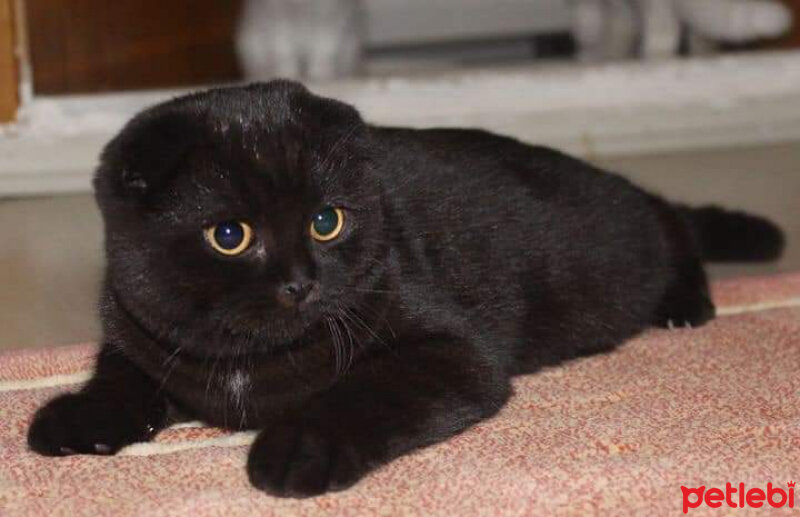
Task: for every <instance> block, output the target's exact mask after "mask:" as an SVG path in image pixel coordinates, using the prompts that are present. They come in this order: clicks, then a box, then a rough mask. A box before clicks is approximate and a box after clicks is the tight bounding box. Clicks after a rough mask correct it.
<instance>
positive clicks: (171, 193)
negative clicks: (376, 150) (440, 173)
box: [95, 81, 386, 355]
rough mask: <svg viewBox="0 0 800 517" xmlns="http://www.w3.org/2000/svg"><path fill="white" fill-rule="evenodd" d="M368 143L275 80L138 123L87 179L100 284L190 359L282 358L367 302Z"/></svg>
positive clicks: (371, 225)
mask: <svg viewBox="0 0 800 517" xmlns="http://www.w3.org/2000/svg"><path fill="white" fill-rule="evenodd" d="M373 166H374V161H373V155H372V151H371V145H370V142H369V129H368V127H367V126H366V125H365V124H364V122H363V121H362V120H361V118H360V116H359V114H358V113H357V112H356V110H355V109H353V108H352V107H350V106H348V105H346V104H343V103H340V102H337V101H333V100H329V99H324V98H321V97H318V96H315V95H313V94H311V93H309V92H308V91H307V90H306V89H305V88H304V87H303V86H301V85H299V84H296V83H291V82H286V81H275V82H270V83H266V84H255V85H251V86H247V87H241V88H226V89H217V90H211V91H207V92H203V93H199V94H194V95H190V96H186V97H182V98H178V99H175V100H173V101H170V102H166V103H164V104H161V105H158V106H156V107H154V108H151V109H149V110H147V111H145V112H143V113H141V114H140V115H138V116H137V117H135V118H134V119H133V120H132V121H131V122H130V123H129V124H128V125H127V126H126V127H125V128H124V129H123V130H122V132H121V133H120V134H119V135H118V136H117V137H116V138H115V139H113V140H112V141H111V142H110V143H109V144H108V146H107V147H106V149H105V151H104V152H103V155H102V157H101V163H100V166H99V168H98V171H97V174H96V177H95V189H96V192H97V199H98V203H99V205H100V208H101V211H102V213H103V217H104V221H105V228H106V231H105V233H106V250H107V257H108V275H107V285H108V288H109V290H110V292H112V293H113V295H114V296H115V297H116V298H117V299H118V301H119V304H120V305H121V306H122V307H123V308H124V310H126V311H128V312H130V314H131V315H132V316H133V317H134V319H136V320H137V321H139V322H140V324H143V325H145V326H146V327H147V329H146V330H148V331H149V332H151V333H153V334H155V335H156V336H159V337H161V338H163V339H172V340H178V341H180V344H181V346H182V347H184V349H185V350H187V351H189V352H191V351H194V352H195V353H197V354H200V355H218V354H220V355H227V354H236V353H241V352H243V351H245V349H247V350H251V349H260V348H262V347H263V348H269V347H274V346H280V345H285V344H289V343H292V342H295V341H297V340H298V339H302V338H303V336H306V335H308V334H309V333H312V332H313V331H314V329H319V327H321V325H322V324H323V323H325V321H326V318H328V317H330V316H336V315H337V314H338V315H341V313H342V311H348V310H349V311H358V310H359V309H360V308H365V305H367V304H369V303H370V302H369V300H368V298H369V293H370V292H374V291H375V286H376V283H377V282H378V281H379V279H380V276H381V267H382V263H383V259H384V256H385V253H386V246H385V237H384V228H383V214H382V210H381V197H380V186H379V184H378V183H377V179H376V175H374V174H372V170H373Z"/></svg>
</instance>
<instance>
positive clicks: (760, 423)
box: [0, 274, 800, 517]
mask: <svg viewBox="0 0 800 517" xmlns="http://www.w3.org/2000/svg"><path fill="white" fill-rule="evenodd" d="M714 298H715V300H716V302H717V304H718V306H719V308H720V310H719V312H720V316H719V317H718V318H717V319H716V320H714V321H713V322H711V323H710V324H708V325H706V326H704V327H702V328H699V329H675V330H655V329H654V330H651V331H648V332H646V333H645V334H643V335H641V336H640V337H638V338H636V339H633V340H631V341H630V342H628V343H626V344H625V345H624V346H622V347H621V348H620V349H619V350H617V351H615V352H614V353H611V354H607V355H603V356H595V357H590V358H586V359H581V360H578V361H574V362H571V363H568V364H565V365H563V366H561V367H558V368H553V369H550V370H546V371H544V372H541V373H539V374H536V375H530V376H527V377H522V378H519V379H517V380H516V381H515V383H514V388H515V396H514V397H513V398H512V400H511V402H510V403H509V404H508V406H507V407H506V408H505V409H504V410H503V411H502V412H501V413H500V414H499V415H498V416H497V417H496V418H494V419H492V420H491V421H488V422H485V423H483V424H481V425H478V426H476V427H475V428H473V429H471V430H470V431H468V432H466V433H464V434H462V435H460V436H458V437H456V438H454V439H452V440H450V441H449V442H447V443H444V444H440V445H437V446H433V447H430V448H427V449H425V450H422V451H419V452H417V453H415V454H412V455H410V456H407V457H404V458H401V459H400V460H398V461H395V462H394V463H392V464H391V465H389V466H387V467H385V468H383V469H381V470H379V471H378V472H375V473H373V474H372V475H370V476H369V477H367V478H366V479H365V480H364V481H362V482H361V483H360V484H358V485H357V486H356V487H354V488H352V489H351V490H348V491H345V492H342V493H337V494H332V495H326V496H323V497H319V498H315V499H309V500H303V501H295V500H282V499H275V498H272V497H269V496H266V495H263V494H261V493H259V492H257V491H255V490H253V489H251V488H250V486H249V485H248V483H247V478H246V475H245V472H244V464H245V459H246V453H247V447H248V444H249V442H250V441H251V440H252V439H253V435H252V434H251V433H226V432H223V431H220V430H218V429H210V428H203V427H197V426H195V427H187V426H184V427H181V428H172V429H168V430H166V431H164V432H162V433H161V434H160V435H159V436H158V437H157V439H156V441H155V442H153V443H150V444H137V445H133V446H131V447H128V448H127V449H124V450H123V451H122V452H121V453H120V454H119V455H118V456H114V457H91V456H72V457H67V458H42V457H39V456H36V455H34V454H32V453H30V452H28V451H27V450H26V447H25V433H26V428H27V425H28V422H29V419H30V418H31V415H32V414H33V412H34V410H35V409H36V408H37V407H38V406H39V405H40V404H41V403H43V402H44V401H45V400H47V399H49V398H50V397H52V396H54V395H55V394H57V393H59V392H62V391H65V390H70V389H75V388H76V387H77V385H78V383H80V382H82V381H83V380H85V379H86V378H87V376H88V369H89V368H90V365H91V362H92V355H93V353H94V350H95V349H94V347H93V346H91V345H80V346H73V347H65V348H53V349H49V350H37V351H22V352H15V353H10V354H6V355H0V515H1V516H3V517H12V516H91V517H97V516H106V515H108V516H115V517H124V516H134V515H136V516H139V515H143V516H173V515H174V516H194V517H202V516H212V515H220V516H225V517H235V516H245V515H246V516H251V515H260V516H273V515H274V516H287V517H292V516H322V515H336V516H350V515H353V516H356V515H358V516H378V515H380V516H403V515H419V516H447V517H453V516H457V517H468V516H473V515H486V516H516V515H587V514H603V515H676V514H683V511H684V510H686V511H687V512H688V514H690V515H748V514H750V513H754V512H755V513H758V514H764V513H765V511H766V513H767V514H769V515H773V514H781V513H790V514H794V513H795V512H800V494H795V489H794V488H790V487H789V486H788V483H789V482H790V481H791V480H795V481H800V274H795V275H785V276H777V277H768V278H750V279H739V280H732V281H725V282H722V283H718V284H716V285H715V286H714ZM728 483H730V486H727V485H726V484H728ZM742 483H743V485H742ZM701 486H702V487H704V489H703V490H702V492H701V491H700V487H701ZM681 487H685V488H683V489H682V488H681ZM717 490H718V492H717ZM726 490H727V493H726ZM731 490H735V492H732V491H731ZM759 491H761V495H759ZM720 494H722V495H721V497H720ZM762 496H763V497H762ZM795 497H797V499H795ZM765 499H767V500H765ZM781 501H783V503H782V504H781V505H778V506H780V507H779V508H777V509H776V508H773V507H770V502H772V503H774V504H773V506H775V505H777V503H780V502H781ZM734 504H735V505H736V506H737V508H735V509H734V508H732V505H734ZM758 505H762V506H764V507H765V508H762V509H761V510H755V509H754V507H756V506H758ZM714 506H721V508H716V509H715V508H713V507H714ZM741 506H745V507H744V508H741ZM791 506H793V507H794V508H791Z"/></svg>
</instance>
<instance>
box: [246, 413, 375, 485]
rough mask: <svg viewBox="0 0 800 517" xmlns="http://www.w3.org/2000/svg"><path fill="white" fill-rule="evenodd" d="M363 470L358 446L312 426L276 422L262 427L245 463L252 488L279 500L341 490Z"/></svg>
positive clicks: (324, 428)
mask: <svg viewBox="0 0 800 517" xmlns="http://www.w3.org/2000/svg"><path fill="white" fill-rule="evenodd" d="M368 471H369V464H368V462H367V461H366V458H365V457H364V455H363V454H362V453H361V452H360V451H359V449H358V447H357V444H355V443H352V442H351V441H349V440H347V439H346V438H344V437H343V436H341V435H340V433H337V432H335V431H334V430H333V429H331V428H330V427H329V426H325V425H320V424H315V423H311V422H288V421H287V422H280V423H276V424H273V425H271V426H270V427H268V428H267V429H264V430H263V431H262V432H261V433H260V434H259V436H258V438H257V439H256V441H255V443H254V444H253V446H252V448H251V449H250V456H249V458H248V460H247V474H248V476H249V478H250V482H251V483H252V484H253V486H255V487H256V488H258V489H260V490H263V491H265V492H267V493H268V494H271V495H275V496H281V497H311V496H315V495H320V494H323V493H325V492H328V491H333V490H343V489H345V488H347V487H349V486H351V485H353V484H354V483H355V482H356V481H358V480H359V479H361V478H362V477H363V476H364V474H366V473H367V472H368Z"/></svg>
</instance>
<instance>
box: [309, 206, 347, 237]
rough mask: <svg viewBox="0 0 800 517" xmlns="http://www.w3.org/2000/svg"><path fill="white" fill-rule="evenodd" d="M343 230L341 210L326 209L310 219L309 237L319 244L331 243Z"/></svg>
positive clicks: (342, 212)
mask: <svg viewBox="0 0 800 517" xmlns="http://www.w3.org/2000/svg"><path fill="white" fill-rule="evenodd" d="M343 229H344V211H342V209H341V208H333V207H327V208H324V209H322V210H320V211H319V212H317V213H316V214H314V217H312V218H311V228H310V231H311V236H312V237H313V238H314V240H317V241H320V242H327V241H332V240H333V239H335V238H336V237H338V236H339V235H340V234H341V233H342V230H343Z"/></svg>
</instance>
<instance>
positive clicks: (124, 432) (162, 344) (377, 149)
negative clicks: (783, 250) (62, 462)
mask: <svg viewBox="0 0 800 517" xmlns="http://www.w3.org/2000/svg"><path fill="white" fill-rule="evenodd" d="M95 186H96V191H97V199H98V202H99V205H100V208H101V210H102V213H103V216H104V219H105V232H106V251H107V257H108V268H107V275H106V280H105V286H104V289H103V294H102V300H101V313H102V320H103V325H104V338H103V348H102V352H101V353H100V356H99V359H98V362H97V370H96V373H95V376H94V378H93V379H92V380H91V381H90V382H89V383H88V385H87V386H86V387H85V388H83V390H81V391H80V392H79V393H77V394H72V395H65V396H62V397H60V398H57V399H55V400H54V401H52V402H50V403H49V404H48V405H46V406H45V407H43V408H42V409H41V410H40V411H39V412H38V413H37V414H36V416H35V419H34V421H33V423H32V425H31V429H30V432H29V444H30V447H31V448H32V449H33V450H35V451H37V452H40V453H42V454H49V455H63V454H71V453H99V454H110V453H114V452H116V451H117V450H118V449H119V448H121V447H123V446H125V445H127V444H129V443H131V442H134V441H139V440H146V439H148V438H150V437H151V436H152V435H153V434H154V433H155V432H157V431H158V430H159V429H162V428H163V427H164V426H166V425H168V424H169V423H170V422H172V421H174V420H175V419H176V418H177V416H176V415H185V416H188V417H192V418H199V419H202V420H204V421H206V422H208V423H210V424H214V425H220V426H225V427H229V428H237V429H238V428H256V429H262V430H263V431H262V432H261V434H260V435H259V437H258V439H257V440H256V442H255V443H254V445H253V447H252V449H251V451H250V457H249V461H248V466H247V471H248V474H249V477H250V480H251V481H252V483H253V484H254V485H255V486H257V487H258V488H261V489H263V490H265V491H266V492H269V493H272V494H276V495H284V496H298V497H299V496H309V495H314V494H319V493H322V492H325V491H328V490H337V489H341V488H345V487H348V486H350V485H352V484H353V483H355V482H356V481H357V480H358V479H360V478H361V477H362V476H363V475H364V474H366V473H367V472H369V471H370V470H372V469H374V468H376V467H377V466H379V465H381V464H384V463H386V462H388V461H390V460H391V459H393V458H395V457H397V456H398V455H401V454H404V453H406V452H409V451H411V450H413V449H416V448H419V447H422V446H425V445H427V444H431V443H434V442H438V441H441V440H444V439H446V438H447V437H449V436H452V435H453V434H455V433H458V432H460V431H463V430H464V429H466V428H468V427H469V426H471V425H472V424H474V423H476V422H478V421H480V420H482V419H486V418H488V417H490V416H492V415H493V414H494V413H495V412H496V411H497V410H498V409H499V408H500V407H501V406H502V405H503V404H504V403H505V401H506V399H507V398H508V396H509V393H510V387H509V378H510V377H511V376H512V375H515V374H520V373H525V372H533V371H536V370H537V369H539V368H541V367H542V366H546V365H553V364H557V363H558V362H560V361H563V360H565V359H569V358H572V357H576V356H579V355H584V354H590V353H594V352H601V351H607V350H611V349H612V348H613V347H615V346H616V345H618V344H619V343H621V342H623V341H624V340H626V339H627V338H629V337H631V336H633V335H635V334H636V333H638V332H640V331H642V330H643V329H645V328H646V327H648V326H650V325H666V324H667V322H668V321H670V320H671V321H673V322H675V323H678V324H684V323H688V324H692V325H698V324H701V323H703V322H704V321H706V320H708V319H709V318H711V317H713V314H714V307H713V305H712V304H711V301H710V299H709V296H708V289H707V285H706V278H705V273H704V272H703V268H702V265H701V261H700V260H701V257H702V255H703V254H706V255H707V256H715V254H711V253H709V252H708V247H707V246H706V245H705V241H706V240H707V239H708V240H711V239H716V240H714V241H713V242H714V243H715V244H714V245H713V247H714V249H717V250H721V249H729V248H728V246H730V247H731V248H730V249H731V251H726V252H725V256H731V255H735V254H739V255H740V256H742V257H760V256H765V257H772V256H773V255H774V253H772V252H769V253H763V252H759V251H758V250H756V249H745V248H743V247H737V246H736V244H735V243H733V242H729V240H728V237H729V236H727V234H725V236H722V237H717V236H715V231H714V227H716V226H717V225H721V226H725V225H726V224H727V222H728V221H729V219H728V218H727V216H724V215H720V213H719V212H713V215H714V221H713V222H710V223H709V221H710V219H709V218H707V217H704V216H703V217H701V221H700V222H701V223H702V224H700V225H699V233H698V231H697V230H698V228H696V227H695V226H694V225H693V224H692V221H694V220H695V219H696V216H695V213H692V212H688V211H687V210H686V209H683V208H681V209H678V208H675V207H673V206H671V205H670V204H668V203H667V202H665V201H663V200H661V199H659V198H658V197H656V196H653V195H650V194H648V193H646V192H643V191H642V190H640V189H638V188H636V187H635V186H633V185H632V184H630V183H629V182H628V181H626V180H624V179H622V178H620V177H618V176H615V175H613V174H609V173H605V172H603V171H600V170H598V169H596V168H594V167H592V166H590V165H588V164H586V163H583V162H581V161H578V160H576V159H574V158H570V157H568V156H565V155H563V154H561V153H559V152H557V151H554V150H551V149H546V148H542V147H532V146H528V145H525V144H522V143H520V142H517V141H515V140H513V139H511V138H506V137H502V136H497V135H493V134H490V133H487V132H484V131H477V130H459V129H432V130H410V129H395V128H381V127H375V126H368V125H366V124H364V123H363V122H362V120H361V118H360V117H359V115H358V113H357V112H356V111H355V110H354V109H353V108H351V107H350V106H347V105H345V104H342V103H339V102H336V101H333V100H328V99H323V98H320V97H316V96H314V95H312V94H310V93H309V92H308V91H307V90H305V89H304V88H303V87H302V86H300V85H298V84H295V83H290V82H272V83H268V84H260V85H252V86H249V87H244V88H230V89H220V90H212V91H209V92H205V93H200V94H196V95H192V96H188V97H183V98H180V99H176V100H173V101H171V102H168V103H165V104H162V105H160V106H157V107H155V108H152V109H150V110H148V111H146V112H144V113H142V114H140V115H139V116H137V117H136V118H135V119H134V120H133V121H131V122H130V123H129V124H128V126H127V127H126V128H125V129H124V130H123V131H122V133H121V134H120V135H119V136H117V137H116V138H115V139H114V140H113V141H112V142H111V143H110V144H109V145H108V146H107V148H106V150H105V152H104V153H103V155H102V159H101V164H100V167H99V169H98V171H97V176H96V180H95ZM328 205H331V206H336V207H342V208H343V209H345V211H346V214H347V225H346V227H345V230H344V233H343V235H342V236H341V237H340V238H339V239H337V240H336V241H333V242H331V243H316V242H314V241H313V240H312V239H311V238H310V237H309V234H308V225H309V218H310V217H311V215H312V214H314V213H315V212H316V211H317V210H319V209H320V208H322V207H324V206H328ZM698 214H700V213H698ZM225 220H245V221H248V222H249V223H250V224H251V226H252V227H253V229H254V232H255V235H256V237H255V240H254V243H253V245H252V246H251V248H250V249H248V250H247V251H246V252H245V253H244V254H242V255H241V256H238V257H233V258H231V257H226V256H222V255H220V254H218V253H216V252H214V251H213V250H212V249H211V248H210V247H209V246H208V245H207V243H206V242H205V240H204V238H203V229H204V228H206V227H208V226H210V225H213V224H215V223H217V222H220V221H225ZM753 228H755V227H753ZM765 231H766V230H765ZM770 231H772V230H771V229H770ZM698 236H700V237H702V239H703V241H704V243H700V242H698ZM720 239H723V240H724V242H719V240H720ZM769 239H772V238H771V237H770V238H769ZM769 239H767V240H769ZM760 242H761V241H759V240H758V239H757V238H755V237H754V236H751V237H748V239H747V240H746V241H745V244H746V246H747V247H750V246H756V245H758V244H760ZM759 253H762V254H761V255H760V254H759ZM296 278H301V279H305V280H308V281H311V282H317V285H318V288H319V301H317V302H314V303H310V304H308V305H306V306H304V307H302V308H301V309H291V308H287V307H285V306H284V305H282V304H281V303H278V301H277V300H276V298H277V290H278V289H280V287H281V286H282V285H284V283H285V282H286V281H289V280H293V279H296Z"/></svg>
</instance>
